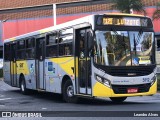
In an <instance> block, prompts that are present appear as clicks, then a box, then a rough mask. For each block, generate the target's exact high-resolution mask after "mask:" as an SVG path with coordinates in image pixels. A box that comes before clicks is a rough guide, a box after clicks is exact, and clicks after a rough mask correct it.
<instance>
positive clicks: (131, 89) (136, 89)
mask: <svg viewBox="0 0 160 120" xmlns="http://www.w3.org/2000/svg"><path fill="white" fill-rule="evenodd" d="M127 92H128V93H137V92H138V88H128V89H127Z"/></svg>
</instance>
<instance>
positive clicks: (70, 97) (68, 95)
mask: <svg viewBox="0 0 160 120" xmlns="http://www.w3.org/2000/svg"><path fill="white" fill-rule="evenodd" d="M62 90H63V93H62V94H63V100H64V101H65V102H68V103H77V102H78V98H77V97H76V96H75V95H74V88H73V84H72V82H71V80H67V81H66V82H65V83H64V85H63V89H62Z"/></svg>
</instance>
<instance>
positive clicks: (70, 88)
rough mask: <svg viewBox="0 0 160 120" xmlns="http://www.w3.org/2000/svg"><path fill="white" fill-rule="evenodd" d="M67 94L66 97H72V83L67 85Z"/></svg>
mask: <svg viewBox="0 0 160 120" xmlns="http://www.w3.org/2000/svg"><path fill="white" fill-rule="evenodd" d="M67 95H68V97H73V86H72V85H70V86H68V88H67Z"/></svg>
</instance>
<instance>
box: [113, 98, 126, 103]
mask: <svg viewBox="0 0 160 120" xmlns="http://www.w3.org/2000/svg"><path fill="white" fill-rule="evenodd" d="M110 99H111V100H112V102H114V103H122V102H124V101H125V100H126V99H127V97H110Z"/></svg>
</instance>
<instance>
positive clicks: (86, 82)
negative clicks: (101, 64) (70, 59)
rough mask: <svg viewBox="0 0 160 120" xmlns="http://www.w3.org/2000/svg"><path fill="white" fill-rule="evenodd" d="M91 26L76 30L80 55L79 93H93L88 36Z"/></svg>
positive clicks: (77, 47)
mask: <svg viewBox="0 0 160 120" xmlns="http://www.w3.org/2000/svg"><path fill="white" fill-rule="evenodd" d="M89 32H90V28H85V29H84V28H83V29H78V30H76V39H75V41H76V47H75V49H76V50H75V51H77V55H76V56H78V64H77V65H78V66H76V67H78V71H76V72H78V75H77V73H76V75H77V76H78V78H77V77H76V78H77V81H76V83H77V88H78V89H77V90H78V93H79V94H91V59H90V56H89V49H88V48H89V47H88V40H89V39H88V38H89V34H88V33H89Z"/></svg>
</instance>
